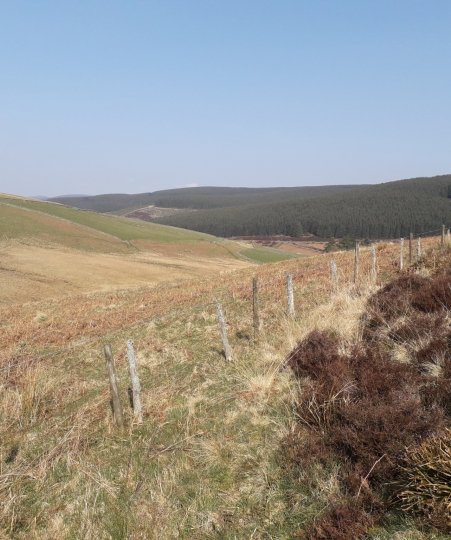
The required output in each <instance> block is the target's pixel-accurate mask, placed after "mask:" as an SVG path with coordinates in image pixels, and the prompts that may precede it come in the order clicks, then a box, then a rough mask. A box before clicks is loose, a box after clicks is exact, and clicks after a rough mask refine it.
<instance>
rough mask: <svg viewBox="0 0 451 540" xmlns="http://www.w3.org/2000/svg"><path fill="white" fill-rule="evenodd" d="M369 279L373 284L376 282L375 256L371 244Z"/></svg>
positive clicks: (374, 247) (373, 246)
mask: <svg viewBox="0 0 451 540" xmlns="http://www.w3.org/2000/svg"><path fill="white" fill-rule="evenodd" d="M371 277H372V278H373V281H374V282H376V281H377V254H376V246H375V245H374V244H371Z"/></svg>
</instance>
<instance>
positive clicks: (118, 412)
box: [104, 225, 450, 427]
mask: <svg viewBox="0 0 451 540" xmlns="http://www.w3.org/2000/svg"><path fill="white" fill-rule="evenodd" d="M449 237H450V230H449V229H445V226H444V225H443V226H442V233H441V246H442V247H444V246H445V244H446V243H447V241H448V242H449ZM413 240H414V235H413V233H410V235H409V263H410V264H412V263H413ZM370 249H371V270H370V275H371V279H372V280H373V282H374V283H375V282H376V281H377V252H376V246H375V245H374V244H373V245H371V248H370ZM421 254H422V251H421V238H420V237H418V238H417V245H416V256H417V259H419V258H420V257H421ZM399 269H400V270H401V271H402V270H403V269H404V238H401V239H400V252H399ZM330 272H331V284H332V291H333V292H334V293H336V292H338V269H337V263H336V261H335V260H334V259H332V261H331V263H330ZM359 272H360V242H359V241H356V243H355V248H354V271H353V283H354V284H357V283H358V281H359ZM286 288H287V313H288V316H289V317H290V318H295V315H296V312H295V305H294V287H293V275H292V274H287V276H286ZM215 304H216V312H217V318H218V324H219V332H220V336H221V341H222V347H223V352H224V356H225V359H226V360H227V361H228V362H231V361H232V360H233V351H232V347H231V346H230V342H229V339H228V335H227V322H226V318H225V314H224V309H223V306H222V304H221V303H220V302H219V301H218V300H216V301H215ZM252 311H253V331H254V341H257V340H258V338H259V336H260V332H261V326H262V325H261V319H260V314H259V312H260V309H259V284H258V279H257V278H256V277H254V278H253V280H252ZM104 354H105V360H106V365H107V372H108V379H109V382H110V391H111V406H112V409H113V416H114V419H115V422H116V424H117V425H118V426H119V427H123V426H124V413H123V409H122V405H121V401H120V397H119V389H118V383H117V375H116V367H115V363H114V357H113V352H112V349H111V345H109V344H108V345H105V347H104ZM127 357H128V366H129V373H130V381H131V388H130V393H131V398H132V399H131V401H132V406H133V414H134V420H135V422H136V423H138V424H141V423H142V421H143V412H142V404H141V385H140V380H139V376H138V368H137V362H136V354H135V350H134V346H133V341H132V340H128V341H127Z"/></svg>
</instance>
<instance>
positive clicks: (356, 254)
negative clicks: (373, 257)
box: [354, 240, 360, 283]
mask: <svg viewBox="0 0 451 540" xmlns="http://www.w3.org/2000/svg"><path fill="white" fill-rule="evenodd" d="M359 264H360V242H359V241H358V240H356V243H355V248H354V283H357V281H358V280H359Z"/></svg>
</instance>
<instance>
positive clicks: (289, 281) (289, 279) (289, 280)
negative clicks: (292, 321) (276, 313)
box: [287, 274, 294, 317]
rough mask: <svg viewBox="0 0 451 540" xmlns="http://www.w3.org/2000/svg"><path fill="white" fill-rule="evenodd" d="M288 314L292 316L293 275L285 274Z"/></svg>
mask: <svg viewBox="0 0 451 540" xmlns="http://www.w3.org/2000/svg"><path fill="white" fill-rule="evenodd" d="M287 299H288V315H289V316H290V317H294V292H293V275H292V274H287Z"/></svg>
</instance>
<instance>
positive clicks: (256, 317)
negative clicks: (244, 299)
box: [252, 277, 260, 339]
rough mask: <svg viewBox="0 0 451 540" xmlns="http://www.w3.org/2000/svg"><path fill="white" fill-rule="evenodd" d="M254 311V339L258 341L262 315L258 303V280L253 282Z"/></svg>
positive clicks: (255, 279) (254, 279)
mask: <svg viewBox="0 0 451 540" xmlns="http://www.w3.org/2000/svg"><path fill="white" fill-rule="evenodd" d="M252 310H253V315H254V339H258V337H259V335H260V315H259V303H258V279H257V278H256V277H254V278H253V280H252Z"/></svg>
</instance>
